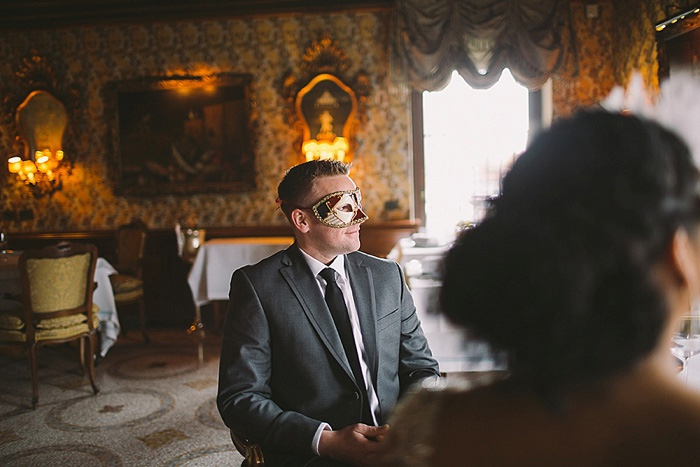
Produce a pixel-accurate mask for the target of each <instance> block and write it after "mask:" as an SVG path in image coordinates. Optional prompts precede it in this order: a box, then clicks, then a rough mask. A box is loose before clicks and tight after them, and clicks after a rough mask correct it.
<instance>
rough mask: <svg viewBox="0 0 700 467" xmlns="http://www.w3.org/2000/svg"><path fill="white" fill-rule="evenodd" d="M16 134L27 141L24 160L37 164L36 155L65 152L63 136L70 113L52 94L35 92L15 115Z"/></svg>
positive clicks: (20, 106)
mask: <svg viewBox="0 0 700 467" xmlns="http://www.w3.org/2000/svg"><path fill="white" fill-rule="evenodd" d="M15 121H16V123H17V130H18V131H19V134H20V136H21V137H22V140H23V141H24V158H25V159H32V160H34V162H36V154H37V152H43V151H44V150H46V149H48V150H49V152H51V153H53V154H56V152H58V151H61V150H62V149H63V133H64V131H65V129H66V126H67V125H68V111H67V110H66V106H65V105H63V103H62V102H61V101H59V100H58V99H56V98H55V97H54V96H53V95H52V94H51V93H50V92H48V91H44V90H41V89H40V90H37V91H32V92H31V93H30V94H29V95H28V96H27V98H26V99H25V100H24V102H22V103H21V104H20V105H19V107H18V108H17V112H16V113H15Z"/></svg>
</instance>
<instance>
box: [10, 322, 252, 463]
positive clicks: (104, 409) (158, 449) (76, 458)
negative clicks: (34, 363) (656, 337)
mask: <svg viewBox="0 0 700 467" xmlns="http://www.w3.org/2000/svg"><path fill="white" fill-rule="evenodd" d="M218 352H219V342H218V340H217V339H216V338H215V337H213V336H209V337H208V341H207V343H206V345H205V361H204V364H203V365H201V366H199V364H198V362H197V349H196V346H195V344H194V343H193V342H192V340H191V339H190V338H189V337H188V336H186V335H185V334H184V333H183V332H181V331H161V332H158V331H155V332H152V333H151V343H150V344H148V345H146V344H143V343H142V342H141V341H140V339H139V336H138V333H131V334H129V338H122V337H120V339H119V341H118V343H117V345H116V346H115V347H114V348H112V350H110V352H109V354H108V355H107V356H106V358H105V359H104V360H102V361H101V362H100V364H99V365H98V367H97V369H96V373H97V385H98V386H99V388H100V392H99V393H98V394H97V395H93V394H92V390H91V388H90V384H89V381H88V378H87V377H83V376H82V375H81V373H80V367H79V364H78V358H77V356H78V350H77V348H75V347H71V346H70V345H59V346H48V347H42V348H41V349H40V353H39V405H38V406H37V408H36V410H32V409H31V405H30V404H31V380H30V376H29V365H28V361H27V358H26V356H25V354H24V353H23V352H22V351H21V350H20V349H19V348H9V347H0V465H3V466H20V465H21V466H31V465H37V466H39V465H41V466H45V465H65V466H73V465H76V466H77V465H81V466H82V465H91V466H99V465H109V466H120V465H124V466H132V465H134V466H135V465H139V466H141V465H149V466H151V465H153V466H156V465H157V466H166V465H168V466H171V465H172V466H174V465H178V466H181V465H182V466H209V465H212V466H214V465H216V466H221V465H235V466H238V465H240V464H241V462H242V460H243V459H242V457H241V456H240V455H239V454H238V453H237V452H236V450H235V448H234V447H233V446H232V444H231V440H230V438H229V434H228V430H226V428H225V427H224V424H223V422H222V421H221V419H220V418H219V414H218V412H217V410H216V405H215V397H216V384H217V373H218V366H219V358H218Z"/></svg>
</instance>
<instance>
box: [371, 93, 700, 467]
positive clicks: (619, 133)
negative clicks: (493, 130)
mask: <svg viewBox="0 0 700 467" xmlns="http://www.w3.org/2000/svg"><path fill="white" fill-rule="evenodd" d="M698 96H699V95H698V94H696V95H695V97H696V100H695V101H694V102H695V103H694V104H692V105H694V106H696V107H698V108H700V100H698V99H697V97H698ZM687 104H688V105H691V103H687ZM695 123H696V125H697V124H698V121H696V122H695ZM699 181H700V179H699V175H698V169H697V168H696V166H695V163H694V162H693V158H692V156H691V153H690V151H689V148H688V146H687V145H686V143H685V142H684V141H683V140H682V139H681V138H679V137H678V136H676V134H675V133H673V132H671V131H669V130H667V129H665V128H664V127H662V126H660V125H659V124H657V123H655V122H653V121H650V120H646V119H641V118H638V117H635V116H632V115H629V114H619V113H609V112H604V111H591V112H586V113H581V114H579V115H577V116H576V117H574V118H572V119H570V120H566V121H561V122H559V123H557V124H555V125H554V126H553V127H552V128H551V129H550V130H549V131H547V132H545V133H544V134H542V135H540V137H539V138H538V139H536V140H535V142H534V143H533V144H532V145H531V146H530V147H529V148H528V150H527V151H526V152H525V153H523V155H521V156H520V158H519V159H518V160H517V161H516V162H515V164H514V165H513V167H512V169H511V170H510V172H509V173H508V174H507V175H506V177H505V178H504V181H503V190H502V195H501V196H500V197H499V198H498V199H497V200H495V201H494V203H493V205H492V206H491V208H490V211H489V213H488V215H487V216H486V218H485V220H484V221H483V222H482V223H481V224H479V225H478V226H476V227H474V228H472V229H470V230H466V231H464V232H463V233H462V235H461V236H460V237H459V238H458V240H457V242H456V243H455V245H454V246H453V248H452V249H451V251H450V252H449V253H448V255H447V257H446V260H445V280H444V284H443V289H442V292H441V303H442V308H443V310H444V312H445V313H446V314H447V315H448V316H449V317H450V318H451V319H452V320H453V321H454V322H455V323H458V324H460V325H463V326H464V327H465V328H467V329H469V330H470V331H471V332H472V333H474V334H475V335H476V336H478V337H481V338H484V339H485V340H487V341H488V342H489V343H490V344H491V345H492V346H493V347H494V348H495V349H496V350H500V351H502V352H504V353H505V354H506V355H507V358H508V370H509V371H508V375H507V376H506V377H503V378H501V379H499V380H490V381H483V380H482V381H479V382H478V383H476V384H475V383H473V382H472V383H467V382H466V381H461V382H460V381H457V382H453V383H451V382H450V380H451V378H449V377H448V379H447V385H445V386H444V387H442V388H440V389H424V390H422V391H420V392H418V393H416V394H413V395H412V396H411V397H410V398H407V399H405V400H404V402H403V403H402V404H400V405H399V407H398V408H397V411H396V412H395V416H394V417H393V418H392V419H391V420H390V422H389V423H390V425H391V427H392V429H391V432H390V434H389V436H388V439H387V445H388V451H387V452H386V455H385V457H384V460H385V465H395V466H404V465H411V466H423V465H425V466H428V465H430V466H442V465H470V466H483V465H488V466H508V465H513V466H530V465H532V466H554V465H556V466H560V465H605V466H611V465H696V464H697V463H698V462H700V460H699V459H700V454H698V451H697V448H696V446H697V445H698V443H700V393H698V392H695V391H694V390H692V389H690V388H688V387H686V386H685V385H684V384H683V380H682V379H680V378H679V376H678V374H677V371H678V361H676V360H675V359H674V358H673V357H672V355H671V352H670V346H671V341H672V336H673V334H674V332H675V330H676V329H677V327H678V324H679V322H680V321H681V318H682V317H683V316H684V315H687V314H688V313H689V309H690V304H691V303H692V302H693V301H694V300H695V299H696V298H698V297H700V295H699V294H700V229H699V227H700V191H699ZM452 379H453V380H454V378H452Z"/></svg>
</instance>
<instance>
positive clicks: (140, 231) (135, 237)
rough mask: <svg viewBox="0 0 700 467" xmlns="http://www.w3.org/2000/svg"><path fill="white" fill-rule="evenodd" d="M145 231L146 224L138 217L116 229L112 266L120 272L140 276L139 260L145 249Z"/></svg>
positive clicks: (146, 228)
mask: <svg viewBox="0 0 700 467" xmlns="http://www.w3.org/2000/svg"><path fill="white" fill-rule="evenodd" d="M147 231H148V227H147V226H146V224H144V223H143V222H142V221H141V220H138V219H137V220H134V221H132V222H130V223H129V224H125V225H122V226H120V227H119V228H118V229H117V239H116V240H117V246H116V261H115V264H114V267H115V268H116V270H117V271H119V273H120V274H131V275H133V276H136V277H138V278H139V279H140V278H141V262H142V259H143V253H144V250H145V249H146V232H147Z"/></svg>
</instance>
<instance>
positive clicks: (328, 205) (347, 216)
mask: <svg viewBox="0 0 700 467" xmlns="http://www.w3.org/2000/svg"><path fill="white" fill-rule="evenodd" d="M361 200H362V195H361V194H360V189H359V188H355V189H354V190H345V191H335V192H333V193H330V194H328V195H326V196H324V197H323V198H321V200H320V201H318V202H317V203H316V204H314V205H313V206H312V207H311V209H312V210H313V212H314V214H315V215H316V218H317V219H318V220H319V221H321V222H322V223H323V224H325V225H327V226H329V227H335V228H338V229H340V228H343V227H350V226H351V225H355V224H361V223H363V222H364V221H366V220H367V219H369V217H368V216H367V214H365V213H364V211H363V210H362V202H361Z"/></svg>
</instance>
